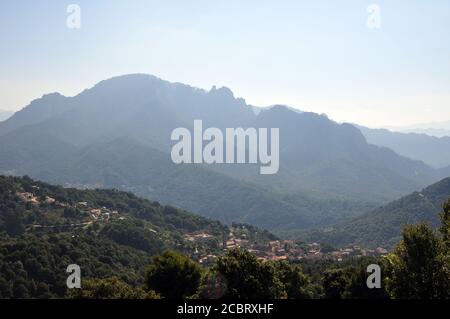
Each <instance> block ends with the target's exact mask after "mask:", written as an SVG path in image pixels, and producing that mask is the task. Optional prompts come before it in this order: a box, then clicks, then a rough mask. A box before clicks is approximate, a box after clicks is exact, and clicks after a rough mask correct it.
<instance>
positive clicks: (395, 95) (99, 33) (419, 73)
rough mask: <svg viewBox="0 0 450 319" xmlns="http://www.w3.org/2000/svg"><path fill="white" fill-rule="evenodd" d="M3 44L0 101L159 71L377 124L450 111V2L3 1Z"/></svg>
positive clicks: (9, 105)
mask: <svg viewBox="0 0 450 319" xmlns="http://www.w3.org/2000/svg"><path fill="white" fill-rule="evenodd" d="M71 3H76V4H78V5H80V7H81V19H82V20H81V29H79V30H74V29H68V28H67V27H66V18H67V16H68V15H69V14H68V13H66V8H67V6H68V5H69V4H71ZM371 3H376V4H378V5H379V6H380V8H381V10H382V11H381V29H369V28H368V27H367V25H366V21H367V17H368V13H367V12H366V9H367V7H368V5H369V4H371ZM0 43H1V49H0V109H10V110H17V109H20V108H22V107H24V106H25V105H26V104H28V103H29V102H30V101H31V100H32V99H34V98H37V97H40V96H42V94H44V93H49V92H54V91H58V92H61V93H62V94H65V95H75V94H77V93H79V92H80V91H82V90H83V89H84V88H87V87H91V86H92V85H94V84H95V83H97V82H98V81H100V80H103V79H106V78H109V77H112V76H115V75H121V74H126V73H149V74H154V75H156V76H158V77H161V78H163V79H166V80H169V81H177V82H183V83H187V84H191V85H194V86H198V87H201V88H205V89H209V88H210V87H211V86H213V85H217V86H227V87H229V88H231V89H232V90H233V92H234V93H235V95H236V96H239V97H243V98H245V99H246V100H247V102H248V103H251V104H254V105H258V106H266V105H271V104H275V103H278V104H288V105H290V106H293V107H296V108H299V109H302V110H307V111H314V112H317V113H326V114H328V115H329V116H330V117H331V118H333V119H335V120H338V121H351V122H357V123H360V124H364V125H369V126H383V125H408V124H413V123H416V122H430V121H443V120H450V58H449V57H450V1H448V0H433V1H423V0H386V1H381V0H380V1H364V0H359V1H358V0H353V1H351V0H342V1H332V0H329V1H320V0H319V1H298V0H297V1H275V0H273V1H263V0H255V1H249V0H247V1H242V0H241V1H230V0H228V1H212V0H208V1H206V0H205V1H195V0H191V1H186V0H185V1H170V0H166V1H143V0H133V1H119V0H116V1H112V0H109V1H106V0H105V1H103V0H95V1H92V0H89V1H87V0H86V1H80V0H72V1H55V0H41V1H32V0H28V1H23V0H15V1H2V2H1V4H0Z"/></svg>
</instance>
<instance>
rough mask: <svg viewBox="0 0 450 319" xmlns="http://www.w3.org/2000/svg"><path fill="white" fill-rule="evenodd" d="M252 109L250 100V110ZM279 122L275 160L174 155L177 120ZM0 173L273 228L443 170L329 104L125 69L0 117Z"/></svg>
mask: <svg viewBox="0 0 450 319" xmlns="http://www.w3.org/2000/svg"><path fill="white" fill-rule="evenodd" d="M255 110H257V111H255ZM195 119H202V120H203V125H204V127H217V128H221V129H224V128H228V127H229V128H237V127H244V128H247V127H255V128H273V127H276V128H279V130H280V170H279V172H278V173H277V174H275V175H260V174H259V165H248V164H236V165H226V164H223V165H220V164H213V165H206V164H195V165H194V164H182V165H176V164H174V163H173V162H172V161H171V159H170V149H171V146H172V141H171V140H170V134H171V132H172V130H173V129H175V128H177V127H186V128H189V129H192V126H193V121H194V120H195ZM0 173H3V174H12V175H29V176H32V177H34V178H38V179H42V180H45V181H49V182H53V183H59V184H62V185H66V186H75V187H80V188H93V187H94V188H95V187H108V188H110V187H114V188H118V189H121V190H126V191H132V192H134V193H136V194H138V195H140V196H143V197H146V198H151V199H154V200H158V201H161V202H162V203H165V204H167V203H170V204H173V205H176V206H179V207H183V208H184V209H187V210H190V211H196V212H198V213H200V214H201V215H203V216H207V217H213V218H215V219H219V220H221V221H223V222H226V223H229V222H232V221H239V222H246V223H251V224H254V225H257V226H260V227H264V228H267V229H269V230H273V231H285V230H297V229H310V228H317V227H323V226H330V225H333V224H335V223H336V222H342V221H345V220H351V218H353V217H355V216H357V215H361V214H363V213H365V212H367V211H371V210H372V209H373V208H375V207H377V206H379V205H381V204H385V203H387V202H389V201H391V200H394V199H396V198H399V197H401V196H403V195H405V194H408V193H410V192H412V191H414V190H417V189H420V188H422V187H425V186H427V185H429V184H432V183H434V182H437V181H438V180H440V179H442V178H444V177H447V176H449V175H450V168H442V169H437V168H433V167H431V166H429V165H427V164H425V163H424V162H423V161H421V160H417V159H411V158H408V157H406V156H402V155H400V154H398V153H396V152H395V151H394V150H392V149H389V148H387V147H383V146H377V145H373V144H370V143H369V142H368V141H367V138H366V137H365V136H364V135H363V134H362V133H361V131H360V129H359V128H357V127H355V126H353V125H350V124H338V123H336V122H334V121H332V120H330V119H329V118H327V117H326V116H324V115H318V114H315V113H310V112H299V111H297V110H293V109H292V108H290V107H287V106H282V105H275V106H272V107H268V108H255V107H253V106H251V105H248V104H247V103H246V102H245V100H244V99H242V98H235V97H234V95H233V93H232V91H231V90H230V89H228V88H216V87H213V88H212V89H211V90H209V91H207V90H203V89H198V88H194V87H191V86H188V85H185V84H180V83H170V82H167V81H164V80H161V79H159V78H157V77H154V76H150V75H144V74H132V75H125V76H120V77H115V78H112V79H109V80H105V81H102V82H100V83H98V84H97V85H95V86H94V87H92V88H90V89H86V90H84V91H83V92H81V93H80V94H78V95H76V96H74V97H65V96H63V95H61V94H59V93H52V94H48V95H44V96H43V97H41V98H39V99H36V100H34V101H32V102H31V103H30V104H29V105H28V106H26V107H24V108H23V109H22V110H21V111H19V112H16V113H15V114H14V115H13V116H12V117H11V118H9V119H8V120H6V121H4V122H1V123H0Z"/></svg>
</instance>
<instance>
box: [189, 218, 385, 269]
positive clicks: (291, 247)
mask: <svg viewBox="0 0 450 319" xmlns="http://www.w3.org/2000/svg"><path fill="white" fill-rule="evenodd" d="M243 228H244V229H243ZM242 230H244V232H243V231H242ZM237 233H239V234H237ZM213 238H214V236H212V235H211V234H208V233H193V234H187V235H185V239H186V240H188V241H190V242H193V243H197V244H203V243H205V242H207V241H209V240H213ZM238 247H239V248H243V249H246V250H248V251H249V252H251V253H253V254H254V255H256V256H257V257H258V258H259V259H260V260H263V261H268V260H289V261H296V260H297V261H299V260H302V259H331V260H335V261H343V260H345V259H347V258H352V257H356V258H359V257H365V256H383V255H386V254H387V253H388V251H387V250H386V249H384V248H382V247H377V248H376V249H366V248H362V247H360V246H358V245H352V246H349V247H346V248H341V249H338V250H328V249H324V248H323V247H321V245H320V244H318V243H308V244H307V243H301V242H296V241H294V240H271V241H267V242H258V241H252V240H250V239H249V238H248V236H247V235H246V234H245V226H240V227H239V228H236V227H231V228H230V232H229V234H228V235H227V236H224V238H223V243H222V249H223V252H226V251H227V250H231V249H234V248H238ZM192 257H193V258H194V259H195V260H198V261H199V262H200V263H201V264H204V265H210V264H213V263H214V262H215V260H216V259H217V258H218V257H219V256H217V255H214V254H206V255H202V254H200V253H198V251H197V252H196V254H194V256H192Z"/></svg>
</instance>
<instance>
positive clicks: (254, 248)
mask: <svg viewBox="0 0 450 319" xmlns="http://www.w3.org/2000/svg"><path fill="white" fill-rule="evenodd" d="M16 195H17V196H18V197H19V198H20V199H21V200H22V201H23V202H25V203H30V204H31V205H49V206H51V207H54V208H58V209H66V208H72V209H77V210H78V211H80V212H81V213H82V214H84V215H85V216H86V218H85V220H84V221H83V222H81V223H69V224H64V225H38V224H33V225H28V229H37V228H55V227H80V226H81V227H83V226H88V225H90V224H92V223H93V222H103V223H107V222H108V221H110V220H125V219H126V217H125V216H122V215H121V214H120V212H119V211H117V210H113V209H110V208H107V207H93V206H91V205H90V204H89V203H88V202H77V203H75V204H72V205H71V204H69V203H62V202H59V201H57V200H56V199H54V198H52V197H50V196H45V198H40V197H38V196H36V195H35V194H33V193H32V192H18V193H17V194H16ZM250 237H251V232H249V231H248V230H247V229H246V226H244V225H239V226H231V227H230V228H229V233H228V234H223V237H222V238H220V239H219V240H220V241H221V252H220V253H212V252H211V251H208V250H205V249H201V252H200V250H199V249H197V248H195V252H194V253H193V256H192V257H193V259H194V260H197V261H198V262H199V263H200V264H202V265H205V266H208V265H211V264H213V263H214V262H215V261H216V259H217V258H218V257H219V256H220V255H221V254H222V253H225V252H226V251H227V250H231V249H234V248H238V247H239V248H243V249H246V250H248V251H249V252H251V253H253V254H255V255H256V256H257V257H258V258H259V259H260V260H263V261H268V260H289V261H296V260H297V261H299V260H302V259H332V260H335V261H343V260H345V259H347V258H350V257H363V256H380V255H385V254H387V253H388V251H387V250H386V249H384V248H382V247H378V248H376V249H366V248H362V247H360V246H357V245H352V246H349V247H346V248H342V249H338V250H329V249H324V248H323V247H321V245H320V244H318V243H301V242H296V241H294V240H279V239H278V240H257V239H254V238H250ZM184 239H185V240H186V241H187V242H190V243H192V244H193V245H194V246H198V247H200V246H201V247H202V248H204V247H208V246H209V245H208V243H210V242H213V241H217V236H214V235H212V234H209V233H207V232H196V233H189V234H185V235H184Z"/></svg>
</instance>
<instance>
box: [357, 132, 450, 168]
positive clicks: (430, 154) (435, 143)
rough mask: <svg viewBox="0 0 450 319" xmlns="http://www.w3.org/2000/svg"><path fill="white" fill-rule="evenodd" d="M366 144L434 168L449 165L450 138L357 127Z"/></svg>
mask: <svg viewBox="0 0 450 319" xmlns="http://www.w3.org/2000/svg"><path fill="white" fill-rule="evenodd" d="M358 128H359V129H360V130H361V132H362V133H363V135H364V137H365V138H366V140H367V142H369V143H370V144H374V145H378V146H383V147H388V148H390V149H392V150H394V151H395V152H396V153H398V154H400V155H403V156H406V157H409V158H414V159H419V160H421V161H424V162H425V163H427V164H428V165H430V166H433V167H435V168H442V167H448V166H449V163H450V136H443V137H436V136H430V135H427V134H419V133H400V132H393V131H389V130H387V129H370V128H367V127H364V126H358Z"/></svg>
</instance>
